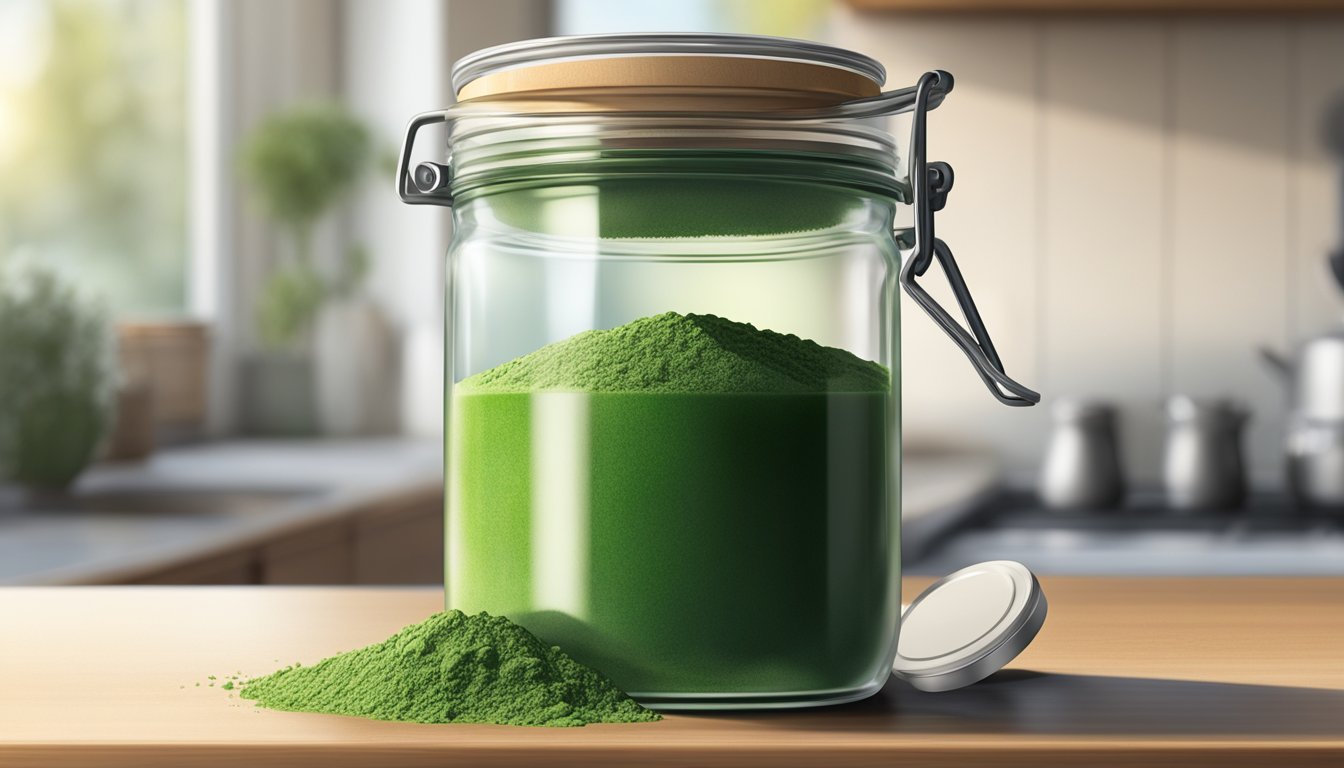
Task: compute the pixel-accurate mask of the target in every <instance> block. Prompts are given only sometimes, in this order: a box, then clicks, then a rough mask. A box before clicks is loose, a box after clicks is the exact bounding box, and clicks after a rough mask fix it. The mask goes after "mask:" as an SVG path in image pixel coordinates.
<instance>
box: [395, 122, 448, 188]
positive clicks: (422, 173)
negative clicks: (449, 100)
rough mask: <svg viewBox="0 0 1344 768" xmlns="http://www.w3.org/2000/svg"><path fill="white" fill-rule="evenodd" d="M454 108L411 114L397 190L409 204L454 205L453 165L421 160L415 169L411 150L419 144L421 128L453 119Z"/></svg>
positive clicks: (402, 149)
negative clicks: (417, 139) (449, 187)
mask: <svg viewBox="0 0 1344 768" xmlns="http://www.w3.org/2000/svg"><path fill="white" fill-rule="evenodd" d="M451 114H452V113H451V111H450V110H446V109H445V110H439V111H436V112H422V113H421V114H418V115H416V116H415V117H413V118H411V122H410V123H409V124H408V125H407V126H406V140H405V141H403V142H402V144H401V156H400V157H399V158H398V159H397V194H399V195H400V196H401V201H402V202H403V203H406V204H407V205H446V206H450V207H451V206H452V204H453V195H452V193H451V192H449V191H448V185H449V182H450V181H451V179H452V177H451V172H450V169H449V166H447V165H442V164H440V163H420V164H419V165H417V166H415V170H414V171H412V170H411V150H412V149H414V148H415V135H416V134H417V133H419V132H420V129H421V128H424V127H425V126H427V125H435V124H437V123H446V122H448V121H449V120H450V119H451Z"/></svg>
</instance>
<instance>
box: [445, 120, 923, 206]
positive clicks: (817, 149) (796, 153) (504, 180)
mask: <svg viewBox="0 0 1344 768" xmlns="http://www.w3.org/2000/svg"><path fill="white" fill-rule="evenodd" d="M449 155H450V162H451V165H452V178H453V182H452V194H453V198H454V199H455V200H457V201H459V202H462V201H466V200H470V199H471V198H472V197H473V196H475V195H478V194H490V193H492V191H493V190H497V189H500V188H506V189H517V188H525V187H537V188H545V187H556V186H571V187H572V186H575V185H581V184H603V183H606V182H613V183H615V182H618V181H619V182H625V183H627V184H628V187H629V189H635V188H638V187H639V186H640V185H646V186H647V185H649V184H652V183H654V182H658V183H669V184H673V185H678V186H680V187H681V191H682V192H687V191H700V192H702V193H705V192H707V190H708V188H709V187H710V186H711V185H713V184H722V185H726V186H728V187H732V188H734V191H735V192H738V193H742V194H748V193H751V192H753V191H756V192H758V193H760V192H765V191H768V190H753V189H752V187H753V186H754V185H757V184H764V185H790V184H792V185H808V186H810V187H833V188H836V189H838V190H844V191H846V192H848V193H850V194H853V193H862V194H867V195H872V196H877V197H884V198H887V199H889V200H891V201H897V202H908V201H909V199H910V195H909V185H908V183H907V182H906V180H904V179H902V178H899V176H898V173H897V169H896V160H897V158H896V149H895V142H894V140H893V139H892V138H891V136H890V135H889V134H887V133H886V132H885V131H882V130H880V129H877V128H873V127H871V126H866V125H859V124H855V123H818V124H808V125H798V124H784V123H780V122H772V121H768V120H735V119H709V118H703V117H700V118H678V117H668V116H639V117H631V116H619V117H612V116H609V115H588V116H569V117H554V116H550V117H548V116H540V115H517V116H498V115H493V116H488V117H487V116H483V117H474V118H468V119H464V120H461V121H459V122H458V124H457V125H456V126H455V127H454V131H453V136H452V138H451V141H450V151H449ZM688 187H690V188H694V189H690V190H688V189H687V188H688Z"/></svg>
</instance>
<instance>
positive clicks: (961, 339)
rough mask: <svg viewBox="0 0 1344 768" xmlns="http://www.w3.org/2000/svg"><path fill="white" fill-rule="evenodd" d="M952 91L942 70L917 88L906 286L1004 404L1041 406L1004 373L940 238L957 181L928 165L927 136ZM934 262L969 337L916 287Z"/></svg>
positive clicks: (905, 235)
mask: <svg viewBox="0 0 1344 768" xmlns="http://www.w3.org/2000/svg"><path fill="white" fill-rule="evenodd" d="M950 90H952V76H951V75H950V74H948V73H947V72H943V71H941V70H936V71H933V72H926V73H924V75H922V76H921V77H920V78H919V84H918V85H916V86H915V106H914V119H913V120H912V121H911V122H912V125H911V128H910V186H911V191H912V197H913V201H912V202H913V204H914V209H915V226H914V229H913V232H912V231H911V230H901V231H898V232H897V233H896V236H897V240H898V242H900V243H901V244H902V245H903V246H905V247H909V248H911V253H910V256H909V258H907V259H906V260H905V266H903V267H902V268H901V286H902V287H903V288H905V292H906V293H907V294H909V296H910V298H912V299H914V300H915V303H917V304H919V306H920V307H921V308H923V310H924V311H925V312H927V313H929V316H930V317H932V318H933V321H934V322H935V323H937V324H938V327H939V328H942V329H943V331H944V332H945V333H946V334H947V335H948V336H949V337H951V339H952V341H953V342H954V343H956V345H957V346H958V347H960V348H961V351H962V352H964V353H966V357H968V358H969V359H970V361H971V365H972V366H974V367H975V372H976V373H978V374H980V378H981V380H983V381H984V382H985V386H986V387H988V388H989V391H990V393H992V394H993V395H994V397H996V398H998V400H999V402H1001V403H1003V404H1004V405H1013V406H1028V405H1036V404H1037V403H1039V402H1040V401H1041V395H1040V393H1038V392H1035V391H1033V390H1031V389H1028V388H1027V387H1025V386H1023V385H1021V384H1019V383H1017V382H1016V381H1014V380H1013V379H1011V378H1009V376H1008V374H1007V373H1005V372H1004V370H1003V361H1002V360H1000V359H999V353H998V351H997V350H995V349H994V342H993V341H991V340H990V338H989V331H988V330H987V329H986V328H985V323H984V321H983V320H981V319H980V312H979V310H977V309H976V308H975V301H974V300H973V299H972V298H971V292H970V289H968V288H967V287H966V281H965V280H964V279H962V276H961V270H960V269H958V268H957V262H956V259H954V258H953V257H952V249H950V248H948V247H947V243H944V242H943V241H942V240H939V239H938V238H937V237H935V236H934V229H933V214H934V212H935V211H940V210H942V208H943V206H944V205H945V204H946V203H947V193H948V192H949V191H950V190H951V189H952V178H953V177H952V166H950V165H948V164H947V163H930V162H928V160H927V155H926V149H925V134H926V132H927V118H928V111H929V108H930V97H931V95H934V94H937V95H938V96H943V95H946V94H947V92H948V91H950ZM911 238H913V241H912V240H911ZM934 257H937V259H938V263H939V264H940V265H942V268H943V274H944V275H945V276H946V277H947V282H948V283H949V284H950V285H951V286H952V295H953V296H955V297H956V299H957V304H958V305H959V306H960V307H961V312H962V314H963V315H964V316H965V317H966V323H967V325H969V326H970V330H969V331H967V330H966V329H965V328H963V327H962V326H961V324H960V323H958V322H957V321H956V319H954V318H953V317H952V316H951V315H950V314H948V312H947V310H945V309H943V307H942V305H940V304H939V303H938V302H937V301H935V300H934V299H933V297H932V296H930V295H929V293H928V292H927V291H925V290H924V289H923V288H922V287H920V285H919V284H918V283H916V282H915V278H917V277H922V276H923V275H924V273H925V272H926V271H928V269H929V266H930V265H931V264H932V263H933V259H934Z"/></svg>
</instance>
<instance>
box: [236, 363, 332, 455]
mask: <svg viewBox="0 0 1344 768" xmlns="http://www.w3.org/2000/svg"><path fill="white" fill-rule="evenodd" d="M314 382H315V377H314V373H313V361H312V360H310V359H309V358H307V357H304V356H301V355H298V354H295V353H286V352H261V353H257V354H255V355H252V356H249V357H247V358H244V359H243V361H242V365H241V366H240V376H239V382H238V417H239V424H240V426H241V428H242V431H243V432H244V433H246V434H250V435H267V436H289V437H303V436H311V435H315V434H317V408H316V406H315V403H314Z"/></svg>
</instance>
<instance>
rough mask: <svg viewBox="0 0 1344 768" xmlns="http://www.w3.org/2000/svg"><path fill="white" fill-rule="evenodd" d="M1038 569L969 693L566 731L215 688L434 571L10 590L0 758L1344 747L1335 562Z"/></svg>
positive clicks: (330, 631) (397, 607) (873, 755)
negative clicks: (1244, 569)
mask: <svg viewBox="0 0 1344 768" xmlns="http://www.w3.org/2000/svg"><path fill="white" fill-rule="evenodd" d="M1042 583H1043V585H1044V588H1045V591H1046V593H1047V595H1048V597H1049V600H1050V615H1049V618H1048V619H1047V621H1046V624H1045V628H1044V629H1043V630H1042V632H1041V635H1040V636H1039V637H1038V638H1037V640H1036V642H1035V643H1034V644H1033V645H1032V647H1031V648H1029V649H1028V650H1027V651H1026V652H1025V653H1024V654H1023V655H1022V656H1021V657H1019V658H1018V659H1017V660H1016V661H1015V662H1014V663H1013V664H1012V665H1011V666H1010V668H1009V669H1008V670H1005V671H1004V672H1001V673H999V674H998V675H996V676H994V677H992V678H990V679H989V680H987V681H985V682H983V683H980V684H978V685H975V686H972V687H970V688H967V689H964V690H962V691H954V692H950V693H941V694H925V693H919V692H916V691H914V690H912V689H910V688H909V687H908V686H905V685H904V684H903V683H901V682H899V681H895V680H893V681H891V682H890V683H889V684H888V685H887V687H886V689H885V690H884V691H883V692H882V693H880V694H878V695H877V696H875V697H873V698H872V699H869V700H867V701H864V702H859V703H857V704H853V705H847V706H841V707H833V708H822V709H811V710H800V711H792V712H737V713H723V714H704V715H693V716H691V715H673V716H669V717H667V718H666V719H665V720H663V721H662V722H659V723H650V724H640V725H599V726H588V727H585V728H572V729H545V728H510V727H503V726H465V725H444V726H433V725H414V724H405V723H386V722H374V721H367V720H360V719H355V718H347V717H334V716H326V715H313V714H298V713H288V712H272V711H268V710H263V709H258V708H255V707H254V706H253V705H252V704H251V703H250V702H246V701H242V700H240V699H238V698H236V696H234V697H232V698H231V697H230V692H227V691H224V690H222V689H220V688H219V687H213V688H212V687H210V686H209V682H210V681H209V680H208V676H209V675H216V676H218V677H223V676H225V675H232V674H237V673H241V674H243V675H257V674H263V673H266V672H269V671H271V670H273V669H275V668H276V667H278V666H282V665H285V664H289V663H292V662H295V661H302V662H305V663H307V662H312V661H316V660H318V659H320V658H322V657H325V656H328V655H330V654H333V653H336V652H339V651H343V650H349V649H352V648H355V647H358V646H361V645H364V644H367V643H371V642H375V641H378V640H381V639H383V638H385V637H386V636H388V635H389V634H391V633H393V632H395V631H396V630H397V629H399V628H401V627H402V626H404V625H406V624H409V623H412V622H415V621H418V620H419V619H421V618H423V617H425V616H426V615H428V614H430V613H431V612H433V611H435V610H437V609H438V608H439V606H440V603H441V595H440V593H439V592H438V591H436V590H431V589H401V588H290V587H185V588H184V587H89V588H74V587H67V588H12V589H0V766H5V768H11V767H13V768H20V767H22V766H46V767H53V766H54V767H59V766H66V765H89V764H98V765H106V766H183V765H191V766H203V765H247V766H268V765H286V766H304V765H315V766H323V768H338V767H339V766H355V765H373V766H398V765H414V766H420V765H426V766H427V765H438V766H449V765H464V766H466V765H472V766H476V765H480V766H487V765H518V764H529V763H545V764H547V765H549V766H567V765H576V766H577V765H583V766H616V765H632V764H643V765H647V764H656V765H659V766H671V765H696V766H789V765H800V766H801V765H825V766H827V768H839V767H840V766H857V765H882V766H899V765H931V766H966V765H981V764H982V765H995V766H1029V765H1042V764H1060V765H1088V766H1102V765H1118V766H1150V765H1166V764H1180V765H1186V766H1201V765H1210V766H1212V765H1218V766H1238V765H1246V766H1253V765H1254V766H1258V765H1274V766H1276V768H1278V767H1281V766H1293V765H1321V766H1326V765H1329V766H1341V765H1344V642H1341V640H1342V639H1344V580H1338V579H1230V578H1229V579H1147V580H1145V579H1087V578H1049V579H1042ZM924 584H925V582H924V581H922V580H918V581H917V580H907V582H906V594H907V596H909V595H913V594H914V593H915V591H916V590H918V589H920V588H922V587H923V586H924ZM198 682H199V683H202V685H201V686H200V687H197V685H196V683H198Z"/></svg>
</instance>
